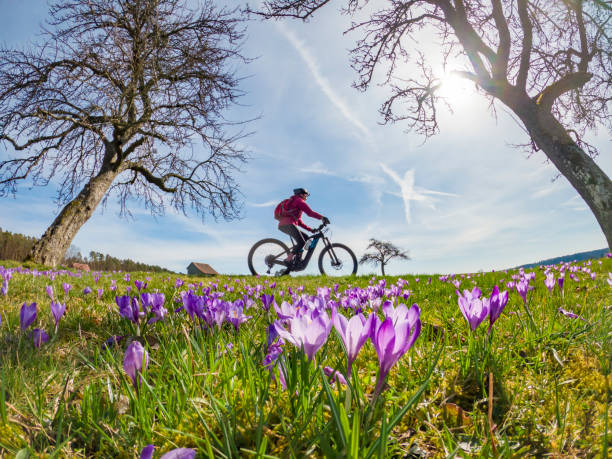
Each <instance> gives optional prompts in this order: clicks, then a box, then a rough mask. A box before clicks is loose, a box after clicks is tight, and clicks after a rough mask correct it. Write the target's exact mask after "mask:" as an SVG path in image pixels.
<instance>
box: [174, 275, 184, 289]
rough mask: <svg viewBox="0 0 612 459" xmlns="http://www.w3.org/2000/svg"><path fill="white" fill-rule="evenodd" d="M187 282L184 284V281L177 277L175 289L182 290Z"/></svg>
mask: <svg viewBox="0 0 612 459" xmlns="http://www.w3.org/2000/svg"><path fill="white" fill-rule="evenodd" d="M184 283H185V282H183V279H181V278H179V277H177V278H176V281H175V282H174V287H175V288H181V287H182V286H183V284H184Z"/></svg>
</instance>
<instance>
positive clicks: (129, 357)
mask: <svg viewBox="0 0 612 459" xmlns="http://www.w3.org/2000/svg"><path fill="white" fill-rule="evenodd" d="M148 365H149V354H148V353H147V351H146V350H145V348H144V347H143V346H142V344H140V343H139V342H138V341H132V342H131V343H130V345H129V346H128V348H127V349H126V351H125V356H124V358H123V370H124V371H125V372H126V373H127V375H128V376H129V377H130V379H131V380H132V384H133V385H134V387H135V388H136V389H138V386H140V374H141V373H142V372H143V370H146V368H147V366H148Z"/></svg>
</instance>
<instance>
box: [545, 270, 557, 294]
mask: <svg viewBox="0 0 612 459" xmlns="http://www.w3.org/2000/svg"><path fill="white" fill-rule="evenodd" d="M555 283H556V282H555V275H554V274H553V273H548V274H546V280H545V281H544V285H545V286H546V288H547V289H548V291H549V292H552V291H553V288H555Z"/></svg>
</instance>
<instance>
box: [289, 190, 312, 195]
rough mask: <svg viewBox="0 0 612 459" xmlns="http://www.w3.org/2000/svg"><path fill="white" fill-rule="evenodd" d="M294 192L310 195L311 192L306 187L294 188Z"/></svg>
mask: <svg viewBox="0 0 612 459" xmlns="http://www.w3.org/2000/svg"><path fill="white" fill-rule="evenodd" d="M293 194H295V195H298V194H305V195H306V196H310V193H309V192H308V191H307V190H306V188H295V189H294V190H293Z"/></svg>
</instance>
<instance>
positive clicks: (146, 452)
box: [140, 445, 155, 459]
mask: <svg viewBox="0 0 612 459" xmlns="http://www.w3.org/2000/svg"><path fill="white" fill-rule="evenodd" d="M154 451H155V445H147V446H145V447H144V448H143V449H142V451H141V453H140V459H153V452H154Z"/></svg>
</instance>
